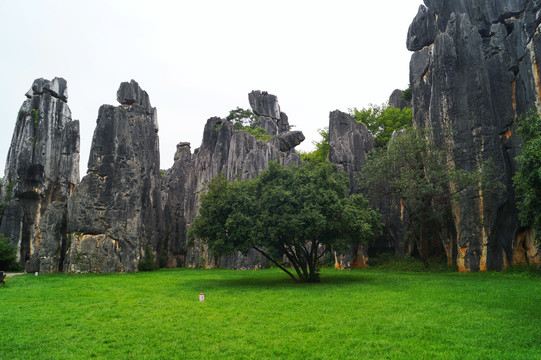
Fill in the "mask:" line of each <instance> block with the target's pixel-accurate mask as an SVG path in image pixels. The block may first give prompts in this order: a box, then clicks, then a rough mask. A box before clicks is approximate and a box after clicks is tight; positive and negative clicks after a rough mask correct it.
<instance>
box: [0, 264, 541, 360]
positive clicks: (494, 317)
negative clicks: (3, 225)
mask: <svg viewBox="0 0 541 360" xmlns="http://www.w3.org/2000/svg"><path fill="white" fill-rule="evenodd" d="M322 279H323V282H322V283H320V284H295V283H293V282H292V281H291V280H290V278H288V277H287V275H285V274H283V273H282V272H280V271H279V270H260V271H229V270H187V269H175V270H161V271H159V272H153V273H137V274H107V275H103V274H102V275H65V274H54V275H39V276H38V277H35V276H33V275H24V276H17V277H13V278H8V279H7V286H6V287H5V288H1V287H0V338H1V343H0V359H89V358H104V359H175V358H176V359H461V360H462V359H541V277H535V276H530V277H522V276H519V275H516V274H515V275H513V274H507V275H506V274H500V273H477V274H457V273H400V272H392V271H382V270H374V269H371V270H356V271H336V270H330V269H324V270H323V272H322ZM200 292H203V293H205V300H206V301H205V302H204V303H200V302H199V293H200Z"/></svg>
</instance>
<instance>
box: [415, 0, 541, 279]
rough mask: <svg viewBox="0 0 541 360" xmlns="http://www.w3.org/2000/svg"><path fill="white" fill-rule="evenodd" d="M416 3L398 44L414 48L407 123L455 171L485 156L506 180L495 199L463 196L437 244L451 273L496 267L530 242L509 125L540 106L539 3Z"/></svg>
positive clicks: (435, 0) (433, 0)
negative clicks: (420, 128) (431, 141)
mask: <svg viewBox="0 0 541 360" xmlns="http://www.w3.org/2000/svg"><path fill="white" fill-rule="evenodd" d="M425 4H426V7H425V6H421V7H420V9H419V13H418V15H417V16H416V17H415V19H414V21H413V23H412V25H411V26H410V29H409V33H408V41H407V45H408V48H409V49H410V50H412V51H415V53H414V54H413V56H412V60H411V64H410V83H411V85H412V88H413V107H414V122H415V123H417V124H423V125H429V126H430V127H431V128H432V129H433V130H432V132H433V137H434V138H435V139H436V141H437V142H439V143H443V142H444V141H446V142H449V143H451V144H453V149H452V151H450V153H449V162H450V163H452V164H454V165H455V166H456V167H457V168H460V169H464V170H474V169H477V168H478V167H479V166H480V164H481V163H482V162H486V161H489V160H490V161H492V162H493V164H494V167H495V169H496V173H497V174H498V176H499V177H500V180H501V181H502V182H503V183H504V184H505V185H506V191H505V192H504V193H503V194H500V195H497V194H488V193H482V192H480V193H475V194H473V193H468V194H463V195H462V196H461V199H460V201H459V202H458V203H456V204H455V205H454V206H453V208H452V214H453V220H452V221H451V226H449V228H448V229H446V230H447V231H446V235H445V236H444V238H443V239H442V241H443V243H444V246H445V248H446V252H447V256H448V259H449V262H450V263H451V262H453V263H456V264H457V265H458V268H459V270H460V271H478V270H487V269H501V268H502V267H504V266H505V265H506V264H511V263H514V262H516V261H517V260H516V259H517V258H519V256H514V254H515V253H517V252H518V253H522V252H524V251H526V250H525V249H524V246H525V245H524V244H529V243H531V241H524V237H525V232H527V231H528V230H527V229H523V228H522V226H521V224H520V222H519V220H518V217H517V209H516V205H515V204H516V200H515V195H514V192H513V188H512V186H511V178H512V176H513V174H514V173H515V171H516V166H515V163H514V161H513V159H514V157H515V156H516V154H517V151H518V146H519V144H520V140H519V139H518V138H517V137H515V135H514V134H513V126H514V123H515V121H516V120H517V118H518V116H519V115H520V114H523V113H525V112H526V111H527V110H529V109H530V108H534V109H537V111H541V80H540V78H541V76H540V74H541V72H540V71H539V61H540V60H541V32H540V31H541V27H540V26H539V23H540V22H541V11H540V8H541V1H537V0H536V1H524V0H506V1H501V0H457V1H443V0H425ZM447 129H451V130H452V131H450V132H449V131H445V130H447ZM528 246H529V245H528ZM534 260H537V261H539V260H541V259H539V256H538V258H537V259H534Z"/></svg>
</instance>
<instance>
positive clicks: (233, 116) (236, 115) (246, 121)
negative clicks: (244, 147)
mask: <svg viewBox="0 0 541 360" xmlns="http://www.w3.org/2000/svg"><path fill="white" fill-rule="evenodd" d="M226 120H227V121H229V122H231V123H232V124H233V125H234V126H235V125H237V124H238V125H237V127H250V128H252V129H255V128H257V127H258V126H259V118H258V117H257V115H256V114H254V113H253V112H252V110H249V109H243V108H240V107H238V106H237V108H236V109H235V110H231V111H229V115H227V117H226ZM237 127H235V128H236V129H237ZM237 130H239V129H237Z"/></svg>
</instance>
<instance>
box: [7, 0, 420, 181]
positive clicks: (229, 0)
mask: <svg viewBox="0 0 541 360" xmlns="http://www.w3.org/2000/svg"><path fill="white" fill-rule="evenodd" d="M420 4H421V0H377V1H375V0H371V1H368V0H328V1H318V0H312V1H304V0H287V1H283V0H273V1H269V0H267V1H258V0H246V1H242V0H191V1H183V0H182V1H159V0H152V1H150V0H144V1H135V0H129V1H120V0H119V1H110V0H109V1H105V0H93V1H86V0H84V1H82V0H78V1H75V0H64V1H62V0H47V1H43V0H24V1H15V0H0V49H2V50H1V53H2V55H1V57H0V65H1V66H0V79H2V87H0V99H1V100H0V124H1V132H0V174H4V166H5V159H6V158H7V152H8V149H9V145H10V142H11V137H12V134H13V129H14V126H15V121H16V117H17V113H18V111H19V107H20V106H21V104H22V103H23V101H24V100H25V96H24V94H25V93H26V91H27V90H28V89H29V88H30V86H31V84H32V81H33V80H34V79H36V78H40V77H43V78H46V79H49V80H51V79H52V78H54V77H55V76H58V77H63V78H65V79H66V80H67V82H68V95H69V98H68V105H69V107H70V109H71V111H72V116H73V119H78V120H80V123H81V177H82V176H84V175H85V174H86V168H87V162H88V155H89V151H90V145H91V142H92V136H93V133H94V127H95V124H96V118H97V114H98V109H99V107H100V106H101V105H102V104H113V105H118V103H117V101H116V91H117V89H118V87H119V85H120V83H121V82H122V81H129V80H131V79H134V80H136V81H137V82H139V85H140V86H141V87H142V88H143V89H144V90H146V91H147V92H148V94H149V96H150V101H151V103H152V105H153V106H155V107H157V109H158V122H159V125H160V132H159V136H160V153H161V166H160V167H161V168H169V167H171V165H172V163H173V156H174V153H175V150H176V144H177V143H179V142H180V141H189V142H191V144H192V151H193V150H194V149H195V148H197V147H199V145H200V143H201V138H202V135H203V127H204V124H205V122H206V120H207V119H208V118H210V117H212V116H221V117H225V116H226V115H227V114H228V113H229V110H231V109H234V108H236V107H237V106H240V107H243V108H250V106H249V103H248V93H249V92H250V91H252V90H264V91H268V92H269V93H271V94H275V95H277V96H278V101H279V103H280V108H281V110H282V111H284V112H285V113H286V114H287V115H288V116H289V122H290V123H291V124H293V125H295V126H296V127H295V130H301V131H303V132H304V135H305V136H306V140H305V142H304V143H303V144H301V145H300V146H299V147H298V149H301V150H311V149H312V148H313V145H312V141H314V140H317V139H318V138H319V136H318V134H317V129H318V128H323V127H325V126H328V122H329V112H330V111H333V110H335V109H339V110H342V111H347V110H348V108H352V107H357V108H361V107H366V106H368V104H370V103H373V104H381V103H383V102H385V101H387V100H388V98H389V95H390V94H391V92H392V91H393V90H394V89H396V88H400V89H405V88H406V87H407V85H408V81H409V75H408V74H409V60H410V57H411V53H410V52H408V51H407V49H406V45H405V43H406V35H407V30H408V26H409V24H410V23H411V21H412V20H413V17H414V16H415V14H416V13H417V10H418V7H419V5H420Z"/></svg>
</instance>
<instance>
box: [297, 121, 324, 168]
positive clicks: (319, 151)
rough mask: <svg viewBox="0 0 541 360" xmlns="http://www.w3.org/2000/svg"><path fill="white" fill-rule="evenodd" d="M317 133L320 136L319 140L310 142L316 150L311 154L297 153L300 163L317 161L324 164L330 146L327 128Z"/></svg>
mask: <svg viewBox="0 0 541 360" xmlns="http://www.w3.org/2000/svg"><path fill="white" fill-rule="evenodd" d="M318 133H319V135H320V136H321V140H319V141H315V140H314V141H312V144H314V145H315V147H316V149H315V150H314V151H312V152H303V151H301V152H299V154H300V156H301V159H302V161H318V162H326V161H327V156H328V155H329V150H330V145H329V128H328V127H325V128H323V129H318Z"/></svg>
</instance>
